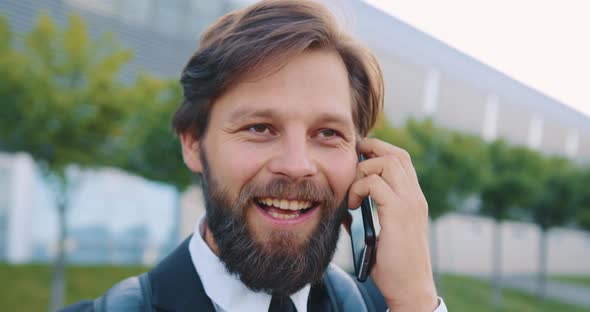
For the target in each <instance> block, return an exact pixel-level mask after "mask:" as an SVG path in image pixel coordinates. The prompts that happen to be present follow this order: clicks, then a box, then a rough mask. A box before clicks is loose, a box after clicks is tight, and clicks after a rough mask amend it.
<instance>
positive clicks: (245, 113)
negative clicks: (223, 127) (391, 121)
mask: <svg viewBox="0 0 590 312" xmlns="http://www.w3.org/2000/svg"><path fill="white" fill-rule="evenodd" d="M277 117H279V116H278V115H277V113H276V112H275V111H273V110H271V109H260V110H252V109H248V108H242V109H238V110H236V111H235V112H233V113H231V115H230V118H229V120H230V121H231V122H232V123H239V122H243V121H244V120H250V119H256V118H277ZM314 123H333V124H340V125H343V126H348V125H350V121H349V120H348V118H346V117H345V116H342V115H341V114H333V113H326V114H322V115H319V116H318V118H317V119H316V120H314ZM353 125H354V123H353Z"/></svg>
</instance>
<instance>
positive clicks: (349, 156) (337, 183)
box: [321, 150, 358, 200]
mask: <svg viewBox="0 0 590 312" xmlns="http://www.w3.org/2000/svg"><path fill="white" fill-rule="evenodd" d="M357 162H358V160H357V156H356V153H355V152H354V151H353V152H350V151H342V150H339V151H334V152H333V153H326V154H324V155H323V156H322V159H321V163H322V168H323V171H324V173H325V175H326V177H327V178H328V183H330V186H331V187H332V189H333V190H334V192H335V195H336V198H337V199H338V200H342V199H344V195H346V192H348V189H349V188H350V185H351V184H352V182H353V181H354V177H355V175H356V166H357Z"/></svg>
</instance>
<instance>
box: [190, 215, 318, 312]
mask: <svg viewBox="0 0 590 312" xmlns="http://www.w3.org/2000/svg"><path fill="white" fill-rule="evenodd" d="M205 217H206V215H205V214H203V215H202V216H201V217H200V218H199V220H198V221H197V223H196V224H195V229H194V233H193V236H192V238H191V240H190V242H189V246H188V249H189V253H190V256H191V260H192V262H193V265H194V266H195V269H196V270H197V273H198V274H199V277H200V279H201V282H202V283H203V288H204V289H205V293H206V294H207V296H208V297H209V298H210V299H211V301H212V302H213V303H214V304H215V305H217V306H219V307H220V308H222V309H223V311H236V312H241V311H268V308H269V307H270V300H271V295H269V294H267V293H264V292H255V291H252V290H250V289H249V288H248V287H246V285H244V284H243V283H242V282H241V281H240V280H239V279H238V278H237V277H236V276H235V275H232V274H230V273H229V272H228V271H227V270H226V269H225V266H224V265H223V263H221V261H220V260H219V258H218V257H217V255H215V254H214V253H213V251H211V249H210V248H209V246H208V245H207V243H205V241H204V240H203V237H202V236H201V230H200V228H201V224H203V223H204V222H205ZM309 290H310V285H309V284H308V285H306V286H305V287H303V288H302V289H301V290H299V291H298V292H296V293H294V294H292V295H291V296H290V297H291V300H293V303H294V304H295V307H296V308H297V311H298V312H307V299H308V297H309Z"/></svg>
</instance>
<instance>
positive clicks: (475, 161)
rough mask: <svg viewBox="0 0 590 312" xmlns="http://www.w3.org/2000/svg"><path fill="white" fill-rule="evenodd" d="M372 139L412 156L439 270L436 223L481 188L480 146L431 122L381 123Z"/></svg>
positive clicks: (476, 140)
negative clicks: (401, 124)
mask: <svg viewBox="0 0 590 312" xmlns="http://www.w3.org/2000/svg"><path fill="white" fill-rule="evenodd" d="M373 135H374V136H376V137H378V138H380V139H382V140H384V141H386V142H389V143H391V144H393V145H396V146H399V147H401V148H404V149H406V150H407V151H408V152H409V153H410V155H411V156H412V162H413V163H414V166H415V168H416V172H417V174H418V179H419V182H420V187H421V188H422V191H423V192H424V196H425V197H426V200H427V202H428V205H429V206H428V214H429V216H430V218H431V220H432V227H431V241H432V245H433V246H432V247H433V248H432V262H433V268H434V271H435V273H437V272H438V271H439V267H438V254H437V250H438V244H437V236H436V223H435V222H434V221H435V220H437V219H438V218H439V217H441V216H443V215H444V214H446V213H448V212H450V211H452V210H454V209H456V207H458V206H459V205H461V203H462V200H463V199H464V198H465V197H466V196H468V195H469V194H473V193H474V192H476V191H477V190H478V188H479V186H480V185H481V181H480V180H481V177H482V172H481V170H480V163H481V162H483V161H485V155H486V153H485V148H484V144H483V142H482V141H481V140H480V139H479V138H477V137H475V136H470V135H466V134H461V133H458V132H454V131H450V130H446V129H443V128H440V127H436V126H435V125H434V123H433V122H432V120H429V119H426V120H423V121H416V120H413V119H410V120H408V121H407V123H406V125H405V127H404V128H393V127H391V126H390V125H389V124H387V122H386V121H385V120H380V122H379V124H378V126H377V127H376V129H375V130H374V131H373Z"/></svg>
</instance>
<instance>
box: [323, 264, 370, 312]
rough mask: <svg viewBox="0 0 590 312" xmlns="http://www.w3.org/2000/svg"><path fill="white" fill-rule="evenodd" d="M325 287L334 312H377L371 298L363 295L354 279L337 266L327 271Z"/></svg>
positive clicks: (332, 266) (331, 265)
mask: <svg viewBox="0 0 590 312" xmlns="http://www.w3.org/2000/svg"><path fill="white" fill-rule="evenodd" d="M324 286H325V289H326V293H327V295H328V297H329V298H330V303H331V307H332V310H333V311H342V312H348V311H355V312H356V311H358V312H374V311H376V310H375V308H374V306H373V303H372V301H371V298H370V296H368V295H367V294H363V291H361V288H360V287H358V286H357V284H356V283H355V282H354V280H353V279H352V277H350V275H348V274H346V272H344V271H343V270H342V269H341V268H339V267H338V266H336V265H335V264H330V265H329V266H328V268H327V269H326V273H325V274H324Z"/></svg>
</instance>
